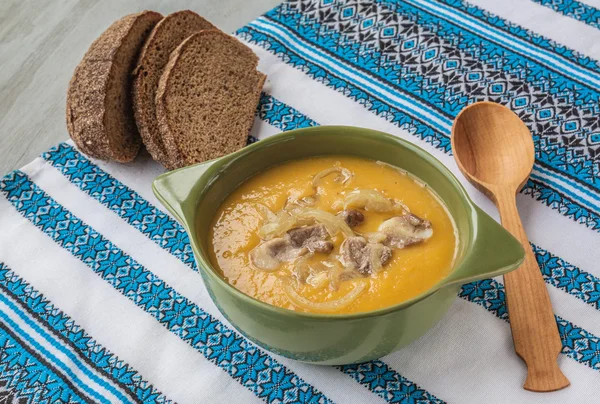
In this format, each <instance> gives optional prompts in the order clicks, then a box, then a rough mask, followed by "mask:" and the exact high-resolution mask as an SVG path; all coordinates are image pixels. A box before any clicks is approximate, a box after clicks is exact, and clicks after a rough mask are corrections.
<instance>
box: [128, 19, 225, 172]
mask: <svg viewBox="0 0 600 404" xmlns="http://www.w3.org/2000/svg"><path fill="white" fill-rule="evenodd" d="M207 29H216V28H215V26H214V25H212V24H211V23H210V22H208V21H206V20H205V19H204V18H202V17H201V16H199V15H198V14H196V13H194V12H193V11H189V10H185V11H178V12H176V13H173V14H169V15H168V16H166V17H165V18H163V19H162V20H161V21H160V22H159V23H158V24H157V25H156V26H155V27H154V29H153V30H152V33H151V34H150V36H149V38H148V40H147V41H146V43H145V44H144V47H143V48H142V51H141V52H140V56H139V59H138V62H137V67H136V69H135V71H134V72H133V75H134V76H135V78H134V82H133V88H132V89H133V110H134V113H135V122H136V124H137V127H138V130H139V133H140V135H141V137H142V141H143V142H144V145H145V146H146V149H147V150H148V152H149V153H150V155H151V156H152V157H153V158H154V160H156V161H158V162H159V163H161V164H162V165H163V166H165V167H167V168H169V167H172V166H173V163H171V162H169V160H168V158H167V152H166V150H165V146H164V144H163V141H162V137H161V136H160V132H159V130H158V122H157V119H156V105H155V103H154V98H155V96H156V90H157V88H158V82H159V80H160V77H161V75H162V72H163V69H164V68H165V65H166V64H167V63H168V62H169V55H170V54H171V52H172V51H173V50H174V49H175V48H176V47H177V46H179V45H180V44H181V43H182V42H183V40H184V39H186V38H187V37H189V36H190V35H192V34H193V33H195V32H198V31H201V30H207Z"/></svg>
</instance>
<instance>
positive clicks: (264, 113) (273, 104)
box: [256, 93, 318, 132]
mask: <svg viewBox="0 0 600 404" xmlns="http://www.w3.org/2000/svg"><path fill="white" fill-rule="evenodd" d="M256 112H257V115H258V117H259V118H260V119H262V120H263V121H265V122H267V123H269V124H270V125H272V126H275V127H276V128H278V129H280V130H282V131H284V132H285V131H288V130H292V129H300V128H308V127H309V126H318V123H316V122H315V121H313V120H312V119H310V118H309V117H307V116H306V115H304V114H302V113H300V112H298V111H297V110H295V109H294V108H292V107H290V106H289V105H287V104H284V103H283V102H281V101H279V100H278V99H275V98H273V97H272V96H270V95H268V94H265V93H262V94H261V96H260V101H259V102H258V108H257V111H256Z"/></svg>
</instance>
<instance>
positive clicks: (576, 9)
mask: <svg viewBox="0 0 600 404" xmlns="http://www.w3.org/2000/svg"><path fill="white" fill-rule="evenodd" d="M532 1H533V2H535V3H538V4H541V5H542V6H545V7H548V8H551V9H552V10H554V11H556V12H557V13H561V14H563V15H566V16H567V17H571V18H573V19H575V20H577V21H581V22H583V23H584V24H587V25H589V26H590V27H594V28H598V29H600V10H598V9H597V8H595V7H592V6H590V5H588V4H584V3H582V2H580V1H577V0H532Z"/></svg>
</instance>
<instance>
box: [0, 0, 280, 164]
mask: <svg viewBox="0 0 600 404" xmlns="http://www.w3.org/2000/svg"><path fill="white" fill-rule="evenodd" d="M280 2H281V0H216V1H215V0H192V1H190V0H186V1H173V0H172V1H164V0H131V1H119V0H0V175H3V174H5V173H6V172H8V171H10V170H13V169H15V168H19V167H21V166H23V165H25V164H26V163H28V162H29V161H31V160H32V159H34V158H35V157H36V156H38V155H39V154H40V153H41V152H43V151H45V150H46V149H48V148H49V147H51V146H53V145H55V144H56V143H59V142H61V141H64V140H66V139H68V136H69V135H68V133H67V129H66V125H65V95H66V90H67V85H68V83H69V80H70V78H71V75H72V74H73V70H74V69H75V66H76V65H77V63H78V62H79V60H80V59H81V58H82V57H83V54H84V53H85V51H86V50H87V48H88V47H89V46H90V44H91V43H92V41H93V40H94V39H95V38H96V37H97V36H98V35H100V33H102V31H104V30H105V29H106V28H107V27H108V26H109V25H110V24H111V23H112V22H114V21H115V20H117V19H119V18H120V17H122V16H124V15H126V14H129V13H133V12H138V11H141V10H146V9H149V10H155V11H158V12H160V13H162V14H168V13H170V12H173V11H177V10H184V9H190V10H193V11H196V12H197V13H199V14H201V15H202V16H204V17H205V18H207V19H208V20H209V21H211V22H212V23H213V24H215V25H216V26H218V27H219V28H221V29H222V30H223V31H225V32H232V31H234V30H235V29H237V28H239V27H241V26H243V25H245V24H246V23H248V22H250V21H252V20H253V19H255V18H256V17H258V16H259V15H260V14H262V13H264V12H265V11H267V10H269V9H270V8H272V7H274V6H275V5H277V4H278V3H280Z"/></svg>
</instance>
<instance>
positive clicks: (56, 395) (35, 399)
mask: <svg viewBox="0 0 600 404" xmlns="http://www.w3.org/2000/svg"><path fill="white" fill-rule="evenodd" d="M0 385H1V386H2V389H5V390H6V392H7V393H8V394H6V396H5V397H3V398H6V399H7V400H6V401H4V402H12V401H9V400H8V398H9V397H10V398H12V399H13V400H15V402H19V403H21V402H24V403H28V404H29V403H32V404H37V403H44V404H52V403H84V402H85V400H83V399H82V398H81V397H79V396H78V395H77V394H76V393H75V392H74V391H73V389H72V388H71V387H69V386H68V385H67V384H66V383H65V381H64V380H62V379H61V378H60V377H59V376H57V375H56V373H55V372H54V371H52V370H51V369H50V368H49V367H48V366H46V365H44V364H43V363H42V362H41V361H40V360H39V359H38V358H36V356H35V355H34V354H32V353H30V352H29V351H27V350H26V349H25V348H24V347H23V346H22V345H21V344H20V343H19V342H18V341H17V340H16V339H15V338H14V336H12V335H10V334H9V332H8V331H7V330H5V329H4V327H0ZM17 400H18V401H17Z"/></svg>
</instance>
